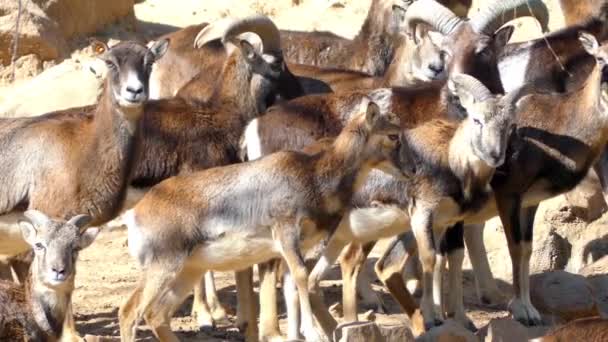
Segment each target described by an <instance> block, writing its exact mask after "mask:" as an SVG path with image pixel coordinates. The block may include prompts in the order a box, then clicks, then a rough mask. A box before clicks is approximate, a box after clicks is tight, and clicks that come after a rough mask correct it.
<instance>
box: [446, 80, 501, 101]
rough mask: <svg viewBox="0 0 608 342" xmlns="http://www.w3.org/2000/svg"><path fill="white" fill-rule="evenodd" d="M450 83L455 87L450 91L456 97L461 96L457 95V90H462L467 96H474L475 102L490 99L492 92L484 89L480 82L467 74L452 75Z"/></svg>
mask: <svg viewBox="0 0 608 342" xmlns="http://www.w3.org/2000/svg"><path fill="white" fill-rule="evenodd" d="M450 81H451V82H453V83H454V85H455V87H450V88H454V89H452V91H454V93H455V94H456V95H457V96H460V95H461V94H459V89H464V90H466V91H467V92H468V93H469V94H471V95H472V96H474V98H475V100H477V101H485V100H487V99H489V98H490V97H492V92H490V90H489V89H488V88H486V86H485V85H483V83H481V81H479V80H478V79H476V78H475V77H473V76H470V75H467V74H455V75H452V77H451V78H450Z"/></svg>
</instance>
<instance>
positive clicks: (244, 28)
mask: <svg viewBox="0 0 608 342" xmlns="http://www.w3.org/2000/svg"><path fill="white" fill-rule="evenodd" d="M245 32H253V33H255V34H257V35H258V36H259V37H260V38H261V39H262V46H263V53H269V54H280V53H281V34H280V33H279V29H278V28H277V26H276V25H275V24H274V22H272V20H270V18H268V17H267V16H264V15H254V16H250V17H247V18H244V19H241V20H238V21H234V22H233V23H232V24H231V25H230V26H229V27H228V28H227V29H226V32H225V33H224V37H223V38H222V40H223V41H227V40H229V39H231V38H232V37H234V36H237V35H239V34H241V33H245Z"/></svg>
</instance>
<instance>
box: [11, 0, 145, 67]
mask: <svg viewBox="0 0 608 342" xmlns="http://www.w3.org/2000/svg"><path fill="white" fill-rule="evenodd" d="M22 3H23V6H22V11H21V17H20V21H19V32H18V38H19V40H18V41H19V44H18V49H17V56H25V55H30V54H33V55H35V56H37V58H38V59H40V60H41V61H47V60H57V59H58V58H64V57H67V55H68V53H69V51H68V50H69V49H68V39H70V38H72V37H75V36H79V35H89V34H91V33H94V32H96V31H98V30H100V29H102V28H104V27H105V26H106V25H108V24H111V23H113V22H115V21H117V20H118V19H121V18H125V17H126V18H128V19H129V20H134V18H135V16H134V14H133V0H86V1H82V0H31V1H26V0H22ZM0 16H1V17H0V64H1V65H3V66H7V65H9V64H10V63H11V58H12V47H13V37H14V34H15V24H16V21H17V16H18V1H16V0H0Z"/></svg>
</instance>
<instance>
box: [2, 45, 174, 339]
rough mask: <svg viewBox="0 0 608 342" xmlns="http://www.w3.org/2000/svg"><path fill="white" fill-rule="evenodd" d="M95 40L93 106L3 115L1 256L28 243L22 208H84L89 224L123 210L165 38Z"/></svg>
mask: <svg viewBox="0 0 608 342" xmlns="http://www.w3.org/2000/svg"><path fill="white" fill-rule="evenodd" d="M93 45H94V50H95V51H97V52H99V53H100V55H99V58H100V59H102V60H103V61H104V62H105V64H106V65H107V66H108V74H107V79H106V82H105V88H104V91H103V94H102V95H101V97H100V99H99V102H98V104H97V105H93V106H88V107H83V108H71V109H66V110H62V111H58V112H53V113H49V114H46V115H42V116H39V117H32V118H16V119H0V146H2V149H1V150H2V151H1V152H0V174H2V177H0V182H1V183H2V184H1V185H0V189H2V190H1V191H2V194H1V195H0V213H2V214H3V215H2V217H1V219H0V220H1V221H2V226H1V227H0V241H1V243H0V254H2V255H4V256H13V255H16V254H19V253H21V252H24V251H27V250H28V249H29V248H30V246H29V244H27V243H26V241H24V239H23V236H22V234H21V232H20V230H19V228H18V225H17V224H16V223H17V221H18V220H19V218H20V217H21V213H23V211H24V210H25V209H36V210H41V211H44V212H45V213H46V214H47V215H51V216H53V217H70V216H73V215H76V214H78V213H86V214H88V215H89V216H91V217H92V222H91V224H92V225H101V224H103V223H105V222H107V221H109V220H111V219H113V218H114V217H115V216H116V215H117V214H118V212H119V211H120V209H121V207H122V204H123V201H124V198H125V194H126V190H127V186H128V184H129V177H130V176H131V172H132V167H133V163H134V160H135V155H136V150H137V148H138V140H139V134H140V131H141V130H140V128H139V126H140V119H141V116H142V113H143V108H144V104H145V103H146V101H147V99H148V77H149V74H150V69H151V68H152V64H153V63H154V62H155V61H156V60H157V59H158V58H160V57H161V56H162V54H163V53H164V51H165V50H166V48H167V45H168V42H167V41H165V40H163V41H159V42H158V43H156V44H155V45H154V46H152V47H151V48H150V49H147V48H146V47H145V46H142V45H140V44H137V43H134V42H123V43H120V44H118V45H116V46H114V47H112V48H111V49H110V48H108V47H107V46H106V45H105V44H104V43H101V42H94V43H93ZM41 146H44V148H41ZM49 198H52V199H53V200H52V201H49ZM68 320H69V321H70V326H71V328H72V329H71V330H72V331H71V332H68V334H69V333H71V334H74V335H76V331H75V329H74V327H73V321H72V317H71V316H70V317H69V318H68Z"/></svg>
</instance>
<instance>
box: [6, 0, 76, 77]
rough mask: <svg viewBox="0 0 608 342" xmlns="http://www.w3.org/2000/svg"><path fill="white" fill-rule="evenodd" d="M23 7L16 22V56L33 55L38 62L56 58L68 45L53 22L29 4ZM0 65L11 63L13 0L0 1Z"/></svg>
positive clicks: (15, 10) (40, 10)
mask: <svg viewBox="0 0 608 342" xmlns="http://www.w3.org/2000/svg"><path fill="white" fill-rule="evenodd" d="M23 2H24V3H25V2H27V4H25V5H24V7H23V9H22V12H21V19H20V22H19V44H18V49H17V56H24V55H29V54H34V55H36V56H38V57H39V58H40V59H41V60H50V59H56V58H58V57H59V56H60V54H62V53H64V51H65V49H66V47H67V45H66V41H65V38H64V37H63V35H62V34H61V33H60V30H59V27H58V25H57V23H56V22H55V21H53V20H52V19H50V18H49V17H48V16H47V15H46V13H44V11H43V10H42V9H41V8H40V7H38V5H36V4H35V3H33V2H31V1H23ZM0 14H2V17H0V63H1V64H2V65H5V66H6V65H8V64H10V63H11V58H12V49H13V37H14V34H15V23H16V21H17V15H18V6H17V1H15V0H0Z"/></svg>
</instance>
